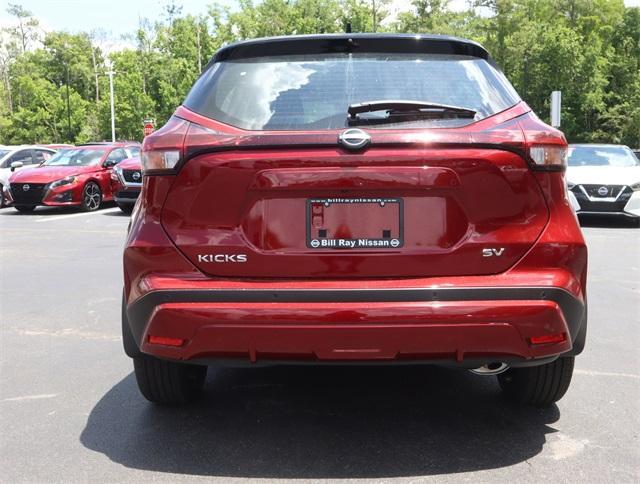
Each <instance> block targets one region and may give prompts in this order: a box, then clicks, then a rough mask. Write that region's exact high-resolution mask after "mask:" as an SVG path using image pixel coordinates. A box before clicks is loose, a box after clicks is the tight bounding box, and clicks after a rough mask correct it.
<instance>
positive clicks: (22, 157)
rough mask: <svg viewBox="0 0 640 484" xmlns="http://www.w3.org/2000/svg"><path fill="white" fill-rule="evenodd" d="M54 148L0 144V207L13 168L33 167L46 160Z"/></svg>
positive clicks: (3, 200) (3, 202)
mask: <svg viewBox="0 0 640 484" xmlns="http://www.w3.org/2000/svg"><path fill="white" fill-rule="evenodd" d="M55 152H56V150H53V149H50V148H46V147H44V146H31V145H20V146H2V145H0V207H3V206H4V205H5V201H6V200H5V197H7V196H8V195H9V194H8V192H7V191H8V189H9V178H10V177H11V175H13V172H14V171H15V170H23V169H26V168H35V167H36V166H38V165H39V164H40V163H42V162H43V161H45V160H48V159H49V158H51V157H52V156H53V155H54V154H55Z"/></svg>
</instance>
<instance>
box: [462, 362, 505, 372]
mask: <svg viewBox="0 0 640 484" xmlns="http://www.w3.org/2000/svg"><path fill="white" fill-rule="evenodd" d="M508 369H509V365H507V364H506V363H503V362H500V361H494V362H493V363H487V364H486V365H484V366H481V367H479V368H473V369H471V370H469V371H470V372H471V373H475V374H476V375H498V374H499V373H502V372H504V371H507V370H508Z"/></svg>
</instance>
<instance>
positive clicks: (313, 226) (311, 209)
mask: <svg viewBox="0 0 640 484" xmlns="http://www.w3.org/2000/svg"><path fill="white" fill-rule="evenodd" d="M306 211H307V214H306V234H307V247H308V248H309V249H314V250H321V249H329V250H358V249H360V250H379V249H380V250H389V249H391V250H393V249H398V248H401V247H402V246H403V245H404V221H403V217H404V206H403V200H402V198H394V197H389V198H387V197H361V198H341V197H331V198H309V199H307V206H306Z"/></svg>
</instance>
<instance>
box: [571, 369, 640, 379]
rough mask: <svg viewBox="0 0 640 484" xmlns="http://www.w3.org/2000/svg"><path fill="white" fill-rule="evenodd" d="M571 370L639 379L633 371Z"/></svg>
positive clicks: (593, 374) (584, 373) (582, 373)
mask: <svg viewBox="0 0 640 484" xmlns="http://www.w3.org/2000/svg"><path fill="white" fill-rule="evenodd" d="M573 372H574V373H576V374H578V375H589V376H611V377H621V378H635V379H640V375H634V374H633V373H615V372H610V371H593V370H578V369H576V370H573Z"/></svg>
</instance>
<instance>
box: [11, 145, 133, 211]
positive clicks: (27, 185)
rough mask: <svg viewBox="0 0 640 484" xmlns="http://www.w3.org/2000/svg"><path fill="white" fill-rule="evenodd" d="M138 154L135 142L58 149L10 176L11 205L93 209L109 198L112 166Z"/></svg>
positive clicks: (16, 206)
mask: <svg viewBox="0 0 640 484" xmlns="http://www.w3.org/2000/svg"><path fill="white" fill-rule="evenodd" d="M139 153H140V144H139V143H137V142H118V143H106V142H105V143H92V144H88V145H79V146H77V147H73V148H69V149H63V150H61V151H58V152H57V153H56V154H55V155H54V156H52V157H51V158H50V159H48V160H46V161H45V162H44V163H42V164H41V165H40V166H38V167H37V168H33V169H30V170H21V171H17V172H16V173H15V174H14V175H12V176H11V178H10V179H9V183H10V187H11V197H12V199H13V205H14V207H15V208H16V210H19V211H20V212H31V211H33V210H34V209H35V208H36V206H38V205H47V206H53V207H66V206H71V207H79V208H80V209H81V210H83V211H85V212H91V211H93V210H97V209H98V208H99V207H100V205H101V204H102V202H103V201H104V202H107V201H111V200H113V191H112V187H111V171H112V170H113V167H114V166H116V165H117V164H118V163H120V162H121V161H122V160H124V159H125V158H129V157H131V156H136V155H137V154H139Z"/></svg>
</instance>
